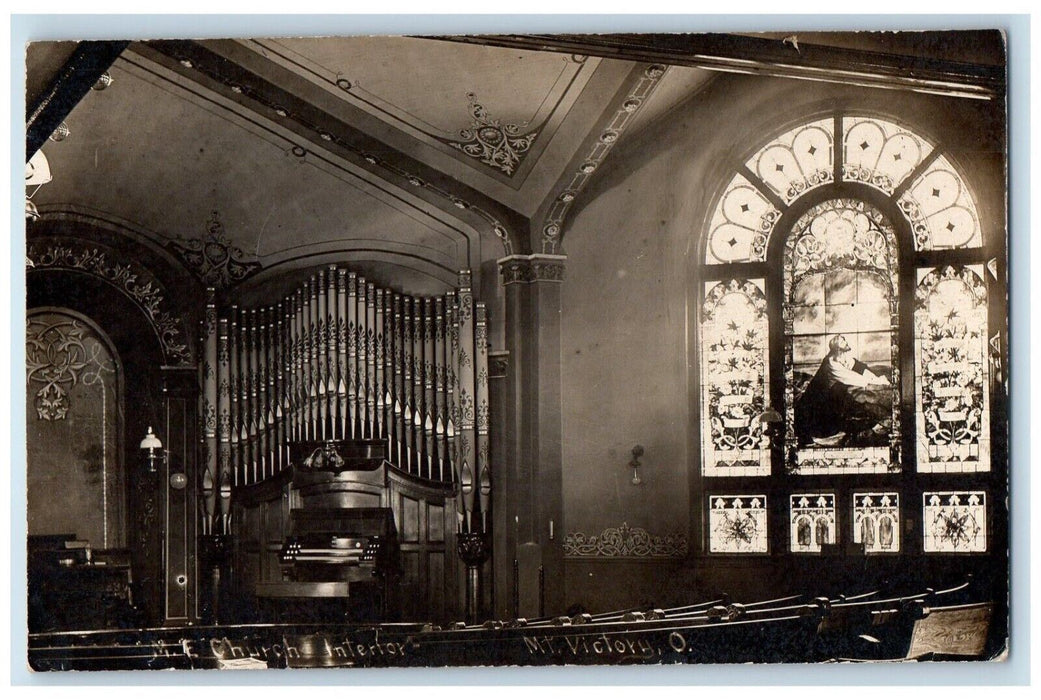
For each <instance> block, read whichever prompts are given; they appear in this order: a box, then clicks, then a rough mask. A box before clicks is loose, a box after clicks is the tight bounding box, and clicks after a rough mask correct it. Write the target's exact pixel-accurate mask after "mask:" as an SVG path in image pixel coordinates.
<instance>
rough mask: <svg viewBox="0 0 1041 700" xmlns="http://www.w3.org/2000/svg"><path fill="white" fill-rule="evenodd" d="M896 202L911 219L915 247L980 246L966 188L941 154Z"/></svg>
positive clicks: (977, 220)
mask: <svg viewBox="0 0 1041 700" xmlns="http://www.w3.org/2000/svg"><path fill="white" fill-rule="evenodd" d="M899 204H900V208H901V209H902V210H903V212H904V214H906V215H907V218H908V219H909V220H910V222H911V227H912V230H913V231H914V244H915V250H946V249H949V248H979V247H980V246H982V245H983V237H982V234H981V231H980V218H979V215H978V214H977V213H976V205H975V203H973V201H972V195H970V194H969V188H968V187H967V186H966V185H965V182H964V181H963V180H962V179H961V176H960V175H958V173H957V171H955V169H954V166H953V165H951V163H950V161H948V160H947V159H946V158H944V157H943V156H940V157H939V158H937V159H936V160H935V161H933V163H932V164H931V165H930V166H929V168H928V169H926V171H925V172H924V173H922V174H921V175H920V176H919V177H918V179H916V180H915V181H914V183H912V184H911V186H910V187H909V188H908V190H907V192H905V193H904V194H903V195H901V197H900V200H899Z"/></svg>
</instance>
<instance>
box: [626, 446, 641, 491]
mask: <svg viewBox="0 0 1041 700" xmlns="http://www.w3.org/2000/svg"><path fill="white" fill-rule="evenodd" d="M632 455H633V458H632V459H631V460H629V466H630V467H631V468H632V470H633V480H632V484H633V486H639V485H640V484H641V483H643V480H642V479H640V457H643V445H635V446H634V447H633V449H632Z"/></svg>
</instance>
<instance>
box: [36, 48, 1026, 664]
mask: <svg viewBox="0 0 1041 700" xmlns="http://www.w3.org/2000/svg"><path fill="white" fill-rule="evenodd" d="M26 67H27V73H26V89H27V95H26V109H27V111H26V120H27V128H26V143H27V150H26V163H27V166H26V196H27V198H26V233H25V235H26V239H25V246H26V258H25V265H26V307H25V311H26V319H25V329H26V330H25V333H26V335H25V353H26V354H25V359H26V381H25V391H26V396H25V410H26V421H27V425H26V435H27V445H26V447H27V464H26V482H25V488H26V497H27V512H28V521H27V535H28V539H27V581H28V611H27V613H28V627H29V629H28V635H29V661H30V665H31V666H32V668H34V669H36V670H65V669H81V668H82V669H122V668H146V669H157V668H239V667H249V666H255V665H259V666H268V667H285V666H291V667H292V666H366V665H377V666H379V665H384V666H386V665H409V666H418V665H446V664H450V665H469V664H542V663H549V664H570V663H574V664H584V663H634V662H636V663H662V662H664V663H677V662H684V663H686V662H703V661H710V662H712V661H825V660H834V659H846V658H849V659H908V658H911V659H914V658H917V659H926V658H928V659H990V658H995V657H999V656H1001V655H1002V654H1003V653H1005V652H1006V651H1007V646H1006V644H1007V642H1006V640H1007V633H1008V615H1009V610H1008V574H1009V550H1008V547H1009V534H1008V526H1009V513H1008V509H1007V502H1008V494H1009V485H1008V484H1009V468H1008V466H1009V464H1008V447H1007V445H1008V403H1009V399H1008V389H1009V383H1008V351H1007V348H1008V331H1009V329H1008V322H1007V306H1008V300H1007V289H1008V284H1007V278H1006V275H1007V237H1008V231H1007V225H1006V221H1007V206H1008V199H1007V191H1008V187H1007V181H1006V166H1007V159H1008V149H1007V126H1006V97H1007V94H1006V78H1005V76H1006V52H1005V45H1004V37H1003V35H1002V34H1001V33H1000V32H998V31H982V30H981V31H964V32H907V33H880V32H864V33H841V32H835V33H802V34H798V35H795V34H790V33H776V34H689V35H684V34H669V35H621V34H618V35H537V36H536V35H494V36H493V35H489V36H442V37H343V38H237V39H223V40H174V39H167V40H154V41H153V40H149V41H99V42H42V43H33V44H30V45H29V46H28V48H27V58H26Z"/></svg>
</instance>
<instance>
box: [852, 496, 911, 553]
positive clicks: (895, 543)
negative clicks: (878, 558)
mask: <svg viewBox="0 0 1041 700" xmlns="http://www.w3.org/2000/svg"><path fill="white" fill-rule="evenodd" d="M853 542H854V543H855V544H859V545H863V547H864V553H865V554H880V553H885V552H899V551H900V495H899V494H897V493H855V494H853Z"/></svg>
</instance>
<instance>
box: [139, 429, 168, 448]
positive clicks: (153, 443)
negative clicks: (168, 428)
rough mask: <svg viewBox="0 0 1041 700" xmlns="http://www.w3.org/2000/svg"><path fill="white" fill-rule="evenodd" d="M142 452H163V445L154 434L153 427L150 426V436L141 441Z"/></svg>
mask: <svg viewBox="0 0 1041 700" xmlns="http://www.w3.org/2000/svg"><path fill="white" fill-rule="evenodd" d="M141 449H142V450H161V449H163V443H162V442H160V441H159V438H158V437H157V436H156V434H155V433H153V432H152V426H148V434H147V435H145V439H144V440H142V441H141Z"/></svg>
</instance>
